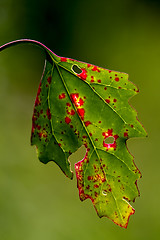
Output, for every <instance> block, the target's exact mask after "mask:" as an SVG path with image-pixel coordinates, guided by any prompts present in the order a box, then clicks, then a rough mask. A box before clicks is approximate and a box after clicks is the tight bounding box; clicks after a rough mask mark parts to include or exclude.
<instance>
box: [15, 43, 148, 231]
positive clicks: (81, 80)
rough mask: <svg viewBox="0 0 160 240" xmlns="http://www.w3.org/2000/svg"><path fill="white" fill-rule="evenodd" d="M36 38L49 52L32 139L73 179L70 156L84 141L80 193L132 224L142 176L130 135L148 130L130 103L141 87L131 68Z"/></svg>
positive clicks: (78, 169) (104, 212) (77, 168)
mask: <svg viewBox="0 0 160 240" xmlns="http://www.w3.org/2000/svg"><path fill="white" fill-rule="evenodd" d="M21 42H22V41H21ZM23 42H29V40H23ZM30 42H32V43H35V44H37V45H39V46H40V47H42V48H43V49H44V50H45V52H46V61H45V67H44V72H43V76H42V79H41V82H40V85H39V88H38V93H37V97H36V101H35V106H34V112H33V118H32V135H31V144H32V145H36V147H37V151H38V157H39V159H40V161H41V162H43V163H47V162H49V161H54V162H55V163H56V164H57V165H58V166H59V167H60V168H61V170H62V171H63V172H64V174H65V175H66V176H67V177H69V178H71V179H72V178H73V172H72V171H71V169H70V163H69V160H68V158H69V156H70V155H71V154H72V153H73V152H75V151H76V150H77V149H78V148H79V147H81V146H82V145H84V146H85V148H86V154H85V157H84V159H82V160H81V161H80V162H78V163H76V164H75V171H76V177H77V185H78V189H79V197H80V199H81V200H82V201H83V200H85V199H87V198H89V199H91V201H92V203H93V205H94V207H95V209H96V211H97V214H98V215H99V217H103V216H106V217H108V218H110V219H111V220H112V221H114V222H115V223H116V224H118V225H119V226H121V227H125V228H126V227H127V224H128V220H129V217H130V215H131V214H134V209H133V207H132V206H131V205H130V204H129V202H130V201H134V200H135V198H136V197H137V196H139V191H138V188H137V184H136V183H137V179H139V178H140V177H141V173H140V171H139V170H138V169H137V167H136V166H135V164H134V162H133V156H132V155H131V154H130V153H129V151H128V149H127V146H126V141H127V139H128V138H132V137H144V136H146V132H145V130H144V128H143V127H142V125H141V124H140V122H139V121H138V120H137V113H136V111H135V110H134V109H133V108H132V107H131V106H130V105H129V103H128V100H129V98H131V97H132V96H134V95H136V94H137V92H138V89H137V87H136V86H135V85H134V84H133V83H131V82H130V81H128V75H127V74H126V73H122V72H116V71H111V70H108V69H104V68H100V67H97V66H95V65H92V64H88V63H84V62H80V61H76V60H73V59H70V58H64V57H59V56H57V55H56V54H54V53H53V52H52V51H51V50H49V49H48V48H47V47H45V46H44V45H43V44H41V43H39V42H36V41H33V40H32V41H31V40H30ZM15 44H17V43H15Z"/></svg>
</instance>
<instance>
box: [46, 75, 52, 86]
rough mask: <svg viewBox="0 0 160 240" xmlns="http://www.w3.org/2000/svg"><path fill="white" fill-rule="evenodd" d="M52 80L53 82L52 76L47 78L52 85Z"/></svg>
mask: <svg viewBox="0 0 160 240" xmlns="http://www.w3.org/2000/svg"><path fill="white" fill-rule="evenodd" d="M51 80H52V77H51V76H50V77H48V78H47V82H48V83H49V84H50V83H51Z"/></svg>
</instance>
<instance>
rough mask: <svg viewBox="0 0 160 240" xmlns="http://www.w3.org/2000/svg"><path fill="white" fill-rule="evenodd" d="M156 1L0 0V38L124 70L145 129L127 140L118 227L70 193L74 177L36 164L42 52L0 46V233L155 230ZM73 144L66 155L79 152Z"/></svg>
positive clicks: (34, 236) (10, 238) (16, 238)
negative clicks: (133, 194)
mask: <svg viewBox="0 0 160 240" xmlns="http://www.w3.org/2000/svg"><path fill="white" fill-rule="evenodd" d="M159 13H160V3H159V1H158V0H157V1H156V0H150V1H149V0H148V1H147V0H112V1H108V0H99V1H96V0H81V1H80V0H79V1H78V0H77V1H76V0H70V1H69V0H66V1H65V0H61V1H58V0H45V1H42V0H0V45H2V44H4V43H6V42H9V41H12V40H16V39H21V38H30V39H35V40H38V41H40V42H42V43H44V44H45V45H47V46H48V47H49V48H50V49H52V50H53V51H54V52H55V53H57V54H58V55H60V56H67V57H71V58H75V59H78V60H81V61H85V62H89V63H93V64H96V65H98V66H101V67H104V68H108V69H112V70H117V71H122V72H127V73H129V76H130V80H131V81H133V82H134V83H135V84H136V85H137V86H138V87H139V88H140V94H138V95H137V96H136V97H134V98H133V99H132V100H131V101H130V102H131V104H132V106H134V108H135V109H136V110H137V111H138V117H139V120H140V121H141V122H142V123H143V125H144V126H145V128H146V130H147V132H148V135H149V137H148V138H146V139H131V140H129V141H128V147H129V150H130V152H131V153H132V154H133V155H134V156H135V163H136V165H137V166H138V168H139V169H140V170H141V172H142V175H143V178H142V179H141V180H140V181H139V182H138V186H139V189H140V192H141V197H140V198H137V199H136V202H135V203H133V204H132V205H133V207H135V209H136V212H135V214H134V215H133V216H131V218H130V221H129V225H128V228H127V230H126V229H122V228H120V227H119V226H117V225H115V224H114V223H113V222H112V221H110V220H109V219H107V218H102V219H99V218H98V217H97V215H96V212H95V210H94V207H93V205H92V203H91V202H90V201H89V200H86V201H84V202H80V200H79V197H78V190H77V188H76V179H75V178H74V180H73V181H71V180H69V179H67V178H66V177H65V176H64V175H63V173H61V171H60V170H59V168H58V167H57V166H56V165H55V164H53V163H49V164H47V165H43V164H42V163H40V162H39V161H38V159H37V156H36V150H35V147H30V132H31V117H32V111H33V105H34V100H35V96H36V91H37V88H38V84H39V80H40V78H41V74H42V70H43V64H44V58H45V56H44V53H43V52H42V51H41V49H39V48H37V47H35V46H31V45H29V46H27V45H24V46H22V45H20V46H16V47H14V48H9V49H7V50H5V51H4V52H2V53H0V112H1V113H0V133H1V138H0V239H2V240H21V239H23V240H44V239H45V240H50V239H54V240H62V239H65V240H75V239H76V240H80V239H83V240H88V239H92V240H94V239H97V238H98V239H110V240H115V239H123V240H128V239H130V240H132V239H137V240H139V239H142V238H143V239H158V236H159V234H160V221H159V215H160V208H159V201H160V187H159V182H160V174H159V171H160V170H159V169H160V161H159V160H160V157H159V151H158V148H159V143H160V141H159V134H160V101H159V90H160V75H159V71H160V67H159V65H160V14H159ZM83 154H84V152H83V150H80V151H79V152H78V153H77V154H75V155H74V156H73V157H72V159H71V162H72V163H71V164H72V170H74V163H75V162H77V161H78V160H80V159H82V157H83Z"/></svg>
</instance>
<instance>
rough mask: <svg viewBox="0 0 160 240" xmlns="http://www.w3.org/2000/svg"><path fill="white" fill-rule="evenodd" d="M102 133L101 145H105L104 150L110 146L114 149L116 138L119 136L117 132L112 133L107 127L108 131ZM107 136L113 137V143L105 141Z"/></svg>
mask: <svg viewBox="0 0 160 240" xmlns="http://www.w3.org/2000/svg"><path fill="white" fill-rule="evenodd" d="M102 135H103V136H104V141H103V146H104V147H106V150H107V151H108V149H110V148H114V150H116V147H117V144H116V140H117V138H118V137H119V136H118V135H117V134H116V135H113V129H108V131H107V132H103V133H102ZM108 137H113V138H114V141H113V143H105V140H106V139H107V138H108Z"/></svg>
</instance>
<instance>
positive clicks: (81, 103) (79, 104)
mask: <svg viewBox="0 0 160 240" xmlns="http://www.w3.org/2000/svg"><path fill="white" fill-rule="evenodd" d="M77 104H78V106H82V105H83V104H84V101H83V99H82V98H80V99H79V101H78V102H77Z"/></svg>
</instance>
